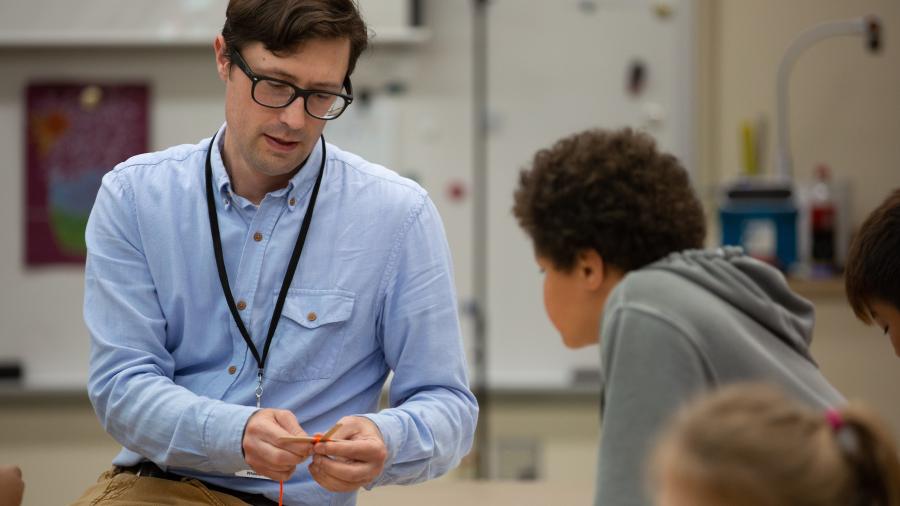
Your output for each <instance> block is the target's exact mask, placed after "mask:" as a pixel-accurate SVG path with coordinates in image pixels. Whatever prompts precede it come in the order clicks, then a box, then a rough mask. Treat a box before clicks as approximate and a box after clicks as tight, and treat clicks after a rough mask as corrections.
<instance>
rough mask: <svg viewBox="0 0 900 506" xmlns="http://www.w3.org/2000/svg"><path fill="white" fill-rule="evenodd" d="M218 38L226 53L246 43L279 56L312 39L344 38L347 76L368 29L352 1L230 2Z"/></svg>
mask: <svg viewBox="0 0 900 506" xmlns="http://www.w3.org/2000/svg"><path fill="white" fill-rule="evenodd" d="M222 36H223V37H224V39H225V45H226V46H227V47H228V48H230V49H234V50H237V51H240V50H241V49H243V47H244V46H245V45H247V44H249V43H252V42H262V44H263V46H264V47H265V48H266V49H268V50H269V51H271V52H272V53H274V54H276V55H279V56H281V55H284V54H285V53H289V52H291V51H295V50H296V49H297V47H298V46H299V45H300V44H302V43H304V42H306V41H309V40H312V39H340V38H346V39H349V40H350V66H349V67H348V68H347V76H350V75H351V74H353V69H354V68H356V60H357V59H358V58H359V55H360V54H362V52H363V51H365V49H366V47H367V46H368V43H369V32H368V28H366V23H365V22H364V21H363V20H362V17H360V14H359V10H358V9H357V7H356V3H355V2H354V1H353V0H230V1H229V2H228V8H227V9H226V11H225V25H224V26H223V27H222ZM226 54H230V53H229V52H226Z"/></svg>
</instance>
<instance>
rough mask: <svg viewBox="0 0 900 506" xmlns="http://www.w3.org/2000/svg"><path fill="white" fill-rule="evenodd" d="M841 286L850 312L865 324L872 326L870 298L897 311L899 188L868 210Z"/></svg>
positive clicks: (899, 290)
mask: <svg viewBox="0 0 900 506" xmlns="http://www.w3.org/2000/svg"><path fill="white" fill-rule="evenodd" d="M844 283H845V288H846V290H847V300H848V301H850V306H851V307H852V308H853V312H854V313H856V316H857V317H858V318H859V319H860V320H862V321H863V322H865V323H868V324H871V323H872V314H871V311H870V310H869V304H870V303H871V302H872V299H880V300H882V301H884V302H887V303H889V304H892V305H893V306H894V307H896V308H898V309H900V188H898V189H896V190H894V191H893V192H892V193H891V195H889V196H888V198H887V199H885V200H884V202H882V203H881V205H880V206H878V208H877V209H875V210H874V211H872V214H870V215H869V216H868V217H867V218H866V221H864V222H863V224H862V226H861V227H860V228H859V232H857V233H856V236H855V237H854V238H853V241H852V242H851V243H850V249H849V251H848V252H847V266H846V270H845V272H844Z"/></svg>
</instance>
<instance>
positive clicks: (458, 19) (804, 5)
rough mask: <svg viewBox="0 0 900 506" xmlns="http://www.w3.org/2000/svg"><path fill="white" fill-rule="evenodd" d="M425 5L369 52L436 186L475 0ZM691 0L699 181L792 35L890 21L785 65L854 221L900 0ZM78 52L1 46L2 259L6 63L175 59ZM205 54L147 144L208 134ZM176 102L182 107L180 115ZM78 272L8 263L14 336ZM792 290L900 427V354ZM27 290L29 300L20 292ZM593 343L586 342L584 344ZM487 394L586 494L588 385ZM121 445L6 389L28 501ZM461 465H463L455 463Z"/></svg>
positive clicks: (717, 169)
mask: <svg viewBox="0 0 900 506" xmlns="http://www.w3.org/2000/svg"><path fill="white" fill-rule="evenodd" d="M432 4H434V8H435V9H437V13H436V14H437V15H435V16H434V17H433V18H432V19H431V21H430V22H433V23H434V25H433V29H434V30H435V31H436V32H437V33H438V34H440V35H439V36H438V41H439V42H437V43H436V44H435V45H434V46H432V47H433V49H431V50H429V51H431V52H428V53H426V57H422V55H419V56H416V54H417V53H416V51H410V50H409V49H408V48H402V47H399V48H398V47H392V48H383V49H377V50H376V51H375V53H374V54H373V55H372V56H371V58H374V59H375V62H374V63H376V64H377V65H373V68H379V69H381V70H382V71H384V72H385V73H386V74H389V75H394V76H399V77H402V78H404V79H406V78H408V79H414V78H415V79H417V81H415V83H414V84H415V85H416V86H413V87H411V90H412V91H411V95H409V98H410V103H412V104H415V106H414V107H413V108H412V109H404V112H402V113H401V115H400V121H401V124H402V128H403V130H402V134H401V135H403V136H404V138H405V139H408V140H413V141H415V140H419V141H423V142H420V143H418V144H415V146H414V148H413V149H414V151H412V152H410V153H407V154H405V155H403V158H402V159H401V162H400V163H401V166H400V167H398V168H399V169H401V171H415V170H416V166H417V165H418V164H419V163H421V162H422V161H425V160H428V161H431V162H433V163H434V164H436V166H437V167H439V169H440V170H441V171H442V172H444V173H445V174H446V175H445V176H443V177H444V178H445V179H441V180H438V181H435V184H436V185H438V187H441V185H443V183H445V182H446V181H449V180H451V179H452V178H453V177H456V175H457V172H456V171H458V170H459V167H460V166H461V165H463V164H465V163H468V160H470V158H471V151H470V150H471V146H470V136H469V134H468V132H467V128H468V125H469V124H470V117H469V114H470V110H469V107H468V105H467V104H468V102H467V100H468V99H469V96H468V87H467V83H468V80H469V79H470V76H469V74H468V66H467V64H466V63H465V62H464V61H463V60H460V58H462V57H463V55H464V54H465V53H466V52H467V51H468V39H467V37H468V35H469V32H468V25H467V24H466V22H465V20H466V19H467V15H468V5H469V2H464V0H455V1H454V2H448V1H445V0H442V1H435V2H430V3H429V6H431V5H432ZM700 5H701V6H702V8H701V9H700V11H699V12H700V15H699V22H698V25H699V29H698V33H697V37H698V40H700V41H701V44H700V46H699V47H698V56H699V58H700V61H701V63H702V64H701V65H700V68H699V69H698V90H699V92H698V96H699V97H700V101H699V103H698V104H697V115H698V118H699V120H700V121H699V125H698V130H697V131H698V132H699V135H698V141H697V142H698V153H699V157H698V160H699V161H698V167H697V169H698V170H697V172H696V174H697V178H698V182H699V184H700V185H701V187H702V188H703V189H704V190H705V191H707V190H709V189H711V188H714V187H715V186H716V185H717V184H718V183H719V182H720V181H721V180H722V179H723V178H726V177H729V176H731V175H733V174H735V173H736V172H737V167H738V165H739V158H738V131H737V128H738V124H739V122H740V121H741V120H742V119H744V118H748V117H749V118H754V117H756V115H758V114H766V115H767V116H768V117H769V118H770V121H772V118H773V117H774V112H773V111H774V100H775V99H774V81H775V66H776V65H777V62H778V59H779V58H780V56H781V52H782V51H783V49H784V48H785V47H786V46H787V44H788V42H789V41H790V40H791V38H792V37H793V36H794V35H795V34H796V33H799V32H800V31H801V30H803V29H805V28H807V27H808V26H811V25H812V24H815V23H817V22H820V21H824V20H829V19H835V18H842V17H850V16H854V15H857V14H861V13H865V12H870V11H872V12H877V13H878V14H880V15H881V16H882V21H883V22H884V27H885V30H884V31H885V49H884V52H883V53H882V54H881V55H879V56H875V57H873V56H870V55H868V54H867V53H865V52H864V51H863V50H862V47H861V42H859V41H858V40H854V39H846V40H845V39H835V40H830V41H826V42H823V43H821V44H820V45H818V46H815V47H813V48H812V49H811V50H810V51H809V52H808V53H806V54H805V55H803V56H802V57H801V59H800V60H799V61H798V63H797V65H796V66H795V68H794V73H793V77H792V81H791V99H792V108H791V111H792V113H791V117H792V121H793V125H794V127H793V129H792V132H793V134H794V135H793V147H794V155H795V163H796V167H797V171H798V174H801V175H807V176H808V175H809V173H810V170H811V167H812V165H813V164H815V163H816V162H818V161H819V160H824V161H827V162H829V163H831V165H832V166H833V167H834V169H835V170H836V171H837V172H838V173H841V174H845V175H848V176H849V175H852V187H853V196H854V199H853V213H854V215H855V216H856V218H857V221H858V219H859V218H861V217H862V216H864V215H865V214H866V213H868V212H869V211H870V210H871V209H872V208H873V207H874V206H875V205H876V204H877V203H878V202H879V201H880V200H881V199H882V198H883V197H884V195H885V194H886V193H887V191H888V190H889V189H890V188H893V187H897V186H900V142H898V140H900V113H898V111H900V82H898V80H900V72H898V70H897V69H900V61H898V58H900V56H898V52H900V3H898V2H896V0H881V1H874V0H857V1H853V2H850V1H846V0H791V1H790V2H785V1H780V0H754V1H752V2H750V1H746V0H703V1H701V3H700ZM187 51H189V52H205V51H207V50H206V49H201V48H196V49H188V50H187ZM71 55H72V53H67V52H59V51H52V50H30V51H24V52H22V51H10V50H0V68H3V69H4V70H6V71H7V74H6V76H5V79H4V80H0V125H2V128H3V132H4V133H5V135H3V136H0V154H2V164H3V166H4V167H5V169H4V170H2V171H0V231H3V233H4V235H5V236H6V237H7V238H8V240H7V241H3V242H2V244H0V263H3V264H4V265H21V245H20V243H19V242H18V241H19V240H20V237H21V223H20V219H19V217H20V212H21V208H22V200H21V199H22V197H21V188H22V185H23V183H22V180H21V160H20V159H19V158H16V157H17V156H19V155H17V154H16V153H19V152H20V149H21V148H20V144H19V142H18V141H17V140H15V139H17V137H16V135H11V132H13V131H14V130H15V129H20V128H21V115H20V109H19V107H20V106H19V103H18V101H19V100H20V98H21V94H20V92H21V88H20V84H21V79H22V73H21V71H18V73H13V74H9V69H10V68H15V65H20V66H21V65H25V64H26V63H27V65H31V67H29V68H33V69H34V68H36V69H38V70H39V71H40V72H41V73H43V74H51V73H53V75H56V74H57V73H58V72H61V73H63V74H66V73H72V74H75V73H76V70H78V72H77V74H78V75H80V76H84V75H93V74H85V72H96V73H97V74H101V75H102V74H104V73H109V72H111V71H112V69H115V70H116V72H134V71H135V70H133V69H132V67H133V66H134V65H133V62H136V61H140V62H141V65H143V66H149V68H151V69H153V68H157V67H158V66H159V65H161V62H162V61H166V62H167V64H168V63H172V62H171V61H170V59H171V58H172V56H171V55H172V53H171V52H169V51H168V50H164V49H141V50H121V51H114V52H113V54H112V55H108V56H105V57H103V58H96V60H95V62H94V63H95V66H94V67H92V68H93V69H96V70H85V69H83V68H81V69H78V68H77V65H76V64H75V63H73V62H71V61H70V60H71V58H70V56H71ZM544 56H545V57H552V56H553V55H544ZM407 57H410V58H407ZM13 64H15V65H13ZM176 64H177V63H176ZM209 65H210V66H209V68H203V67H196V66H194V65H191V64H190V63H187V62H185V63H183V66H184V67H183V68H182V70H183V71H185V72H187V73H188V74H189V75H191V76H193V77H191V78H190V79H188V80H187V81H185V82H184V83H181V84H179V85H177V86H176V85H175V84H174V83H170V84H169V85H166V84H164V83H160V84H159V85H158V86H160V87H159V88H157V98H159V99H160V101H159V109H158V110H157V111H155V114H157V123H155V124H154V129H153V133H152V138H151V142H152V143H153V146H154V147H161V146H165V145H169V144H172V143H176V142H183V141H185V140H186V139H192V138H194V137H198V136H203V135H208V133H207V131H206V130H207V126H208V125H209V124H215V123H217V122H218V121H219V120H220V119H221V118H220V117H219V116H218V115H217V114H215V113H214V114H212V115H210V114H208V113H203V114H201V113H199V112H196V111H193V110H192V109H191V108H192V107H194V106H195V105H196V104H198V103H204V104H206V106H207V107H212V108H213V109H215V108H214V105H213V104H214V103H217V102H219V101H220V98H221V95H220V91H221V90H220V89H219V88H218V87H217V86H219V85H218V82H217V81H216V80H215V77H214V76H213V75H212V71H213V69H212V60H211V58H210V60H209ZM360 72H361V75H360V79H361V80H364V81H371V82H373V83H376V81H380V80H384V78H383V77H381V76H382V74H379V73H376V72H375V71H374V70H368V71H367V70H364V68H361V69H360ZM117 75H118V74H117ZM16 83H19V84H16ZM823 83H824V84H827V85H824V84H823ZM184 111H187V114H185V113H184ZM419 112H425V113H427V114H425V115H424V116H423V115H421V114H418V113H419ZM185 116H187V117H190V118H191V120H189V121H184V120H182V119H181V118H184V117H185ZM435 125H437V128H438V130H435ZM460 132H463V133H460ZM773 135H774V124H771V123H770V141H769V149H768V156H767V157H766V158H765V159H764V163H768V164H771V162H772V160H773V156H772V153H773V150H774V140H773V139H774V137H771V136H773ZM198 138H199V137H198ZM435 139H437V140H439V141H440V142H437V141H434V140H435ZM445 140H449V141H450V142H444V141H445ZM429 142H432V143H431V144H429ZM436 146H437V147H436ZM441 212H442V213H449V214H451V215H452V214H453V213H457V214H456V215H455V216H453V217H451V220H450V221H455V222H456V223H459V227H460V228H459V229H454V230H448V234H450V235H453V234H458V235H462V233H463V232H464V230H463V229H462V227H464V226H465V225H466V224H467V223H469V216H468V215H466V214H464V213H466V212H467V211H465V209H464V208H462V207H454V206H452V205H450V206H445V207H444V208H442V210H441ZM446 217H447V216H446V214H445V219H446ZM465 251H466V250H465V249H463V250H462V253H460V255H461V256H459V257H457V258H456V259H455V261H456V265H457V273H458V282H459V283H460V285H461V286H460V291H464V292H465V291H468V290H469V289H470V286H469V283H470V281H469V279H468V276H465V275H459V273H460V272H467V269H469V268H470V267H471V258H470V256H468V253H466V252H465ZM80 276H81V275H80V272H78V271H72V270H69V269H53V270H49V271H41V272H31V273H29V272H24V271H20V270H17V271H15V272H14V273H13V274H10V275H5V276H4V277H3V279H2V280H0V281H2V282H3V283H4V286H6V287H7V290H6V291H4V294H2V295H0V303H2V305H4V306H7V307H9V306H10V305H14V307H15V308H16V311H15V313H13V314H14V317H12V318H5V319H4V323H3V327H2V328H3V331H2V332H3V334H4V336H3V337H4V338H7V337H8V336H16V338H17V339H19V340H21V341H22V342H27V341H29V340H35V339H41V332H42V329H46V328H50V327H53V325H51V324H50V323H48V322H47V321H46V319H47V318H48V314H50V313H48V310H47V309H46V308H47V307H50V308H53V311H54V313H53V314H54V315H55V316H56V317H59V318H66V319H68V320H70V321H73V322H80V298H81V278H80ZM26 277H27V278H28V280H27V283H28V284H33V285H35V286H34V288H29V289H28V290H29V291H26V292H23V291H22V290H21V289H19V288H18V287H21V286H23V279H24V278H26ZM801 289H802V290H803V291H804V292H803V293H805V294H806V295H807V296H808V297H809V298H810V299H811V300H813V302H814V303H815V304H816V308H817V313H818V323H817V326H816V330H815V338H814V344H813V353H814V355H815V356H816V358H817V360H818V361H819V363H820V365H821V367H822V369H823V371H824V372H825V374H826V376H828V377H829V378H830V379H831V380H832V381H833V382H834V383H835V384H836V385H837V386H838V387H839V388H840V389H841V390H842V391H843V392H844V393H845V394H846V395H847V396H848V397H850V398H861V399H864V400H866V401H867V402H869V403H870V404H871V405H872V406H873V407H875V408H876V409H877V410H878V411H879V412H881V413H882V414H883V415H884V416H885V418H886V419H887V420H888V422H889V424H890V426H891V427H892V428H893V430H894V433H895V434H896V435H898V436H900V403H897V402H896V394H895V391H896V385H898V384H900V359H898V358H897V357H895V356H894V355H893V353H892V350H891V348H890V345H889V344H888V342H887V341H886V340H885V339H883V338H882V336H881V333H880V332H879V331H878V330H877V329H874V328H871V327H865V326H863V325H862V324H860V323H859V322H857V321H856V320H855V319H854V318H853V315H852V313H851V312H850V310H849V309H848V308H847V306H846V302H845V300H844V299H843V295H842V293H841V287H840V284H839V283H838V284H834V283H831V284H823V285H815V284H814V285H804V286H803V287H801ZM72 299H77V300H76V302H77V303H76V304H70V302H71V300H72ZM21 300H26V301H30V302H29V303H27V304H26V303H20V302H19V301H21ZM38 301H40V302H41V304H38V303H37V302H38ZM67 308H68V309H67ZM68 338H70V339H86V334H85V333H84V331H83V329H82V328H80V327H75V326H74V325H73V329H72V334H71V335H70V336H68ZM595 352H596V350H595V349H594V348H590V349H588V350H585V351H583V353H595ZM69 359H70V360H72V361H82V362H83V360H85V356H82V355H73V356H71V357H69ZM46 367H48V368H52V367H54V364H48V365H46ZM491 407H492V411H491V414H490V415H489V416H488V417H487V418H486V419H487V420H488V421H489V422H490V423H491V427H492V430H493V431H495V432H494V434H495V436H496V437H497V438H498V439H500V438H507V439H508V440H509V439H512V440H519V441H529V440H535V441H538V442H539V447H540V448H542V453H541V455H540V457H539V458H540V467H539V469H540V474H539V476H540V477H541V478H543V479H544V480H546V481H549V482H552V483H560V482H562V483H566V487H567V489H572V490H576V491H579V492H580V493H582V494H584V496H585V497H589V496H590V493H591V490H592V488H593V483H592V480H593V469H594V465H595V461H594V460H595V459H594V455H595V449H596V442H597V434H596V432H594V431H593V430H592V429H591V427H596V425H597V423H598V416H597V404H596V399H595V398H592V397H590V396H582V397H568V398H566V397H559V398H556V399H555V400H554V398H553V397H549V396H547V395H544V396H528V395H518V396H506V397H502V396H501V397H498V398H495V399H494V401H492V404H491ZM116 448H117V447H116V445H115V443H114V441H112V440H111V439H110V438H109V437H108V436H106V435H105V434H103V432H102V428H100V427H99V424H98V423H97V422H96V419H95V418H94V417H93V414H92V412H91V410H90V407H89V406H88V405H87V404H86V401H85V400H84V399H83V398H74V399H73V398H72V397H67V396H62V397H60V396H55V395H44V396H38V397H35V398H34V399H30V400H23V399H21V398H19V399H18V400H16V399H15V398H13V397H10V396H9V395H6V396H0V460H2V461H12V462H19V463H21V464H22V465H23V468H24V470H25V477H26V481H27V482H28V487H29V488H28V490H27V492H26V498H25V506H42V505H47V504H65V503H66V502H67V501H70V500H72V499H73V498H74V496H75V495H77V494H78V493H79V492H80V491H81V490H83V489H84V488H85V487H86V486H87V485H88V483H89V482H90V481H91V479H92V477H93V476H96V474H98V473H99V472H100V471H101V470H102V469H103V468H104V467H105V466H106V465H108V462H109V460H110V459H111V457H112V455H113V454H114V452H115V451H116ZM469 471H471V469H469ZM465 473H466V470H465V469H464V470H463V472H462V474H463V475H465ZM399 492H402V493H404V494H406V495H397V496H396V497H397V498H398V500H397V501H396V502H392V504H404V503H405V504H420V503H421V502H423V498H422V497H421V496H414V495H413V493H414V492H413V491H411V490H403V489H401V490H399ZM403 497H405V498H406V499H403ZM366 499H367V496H365V495H364V496H363V500H362V501H361V504H363V505H365V504H375V501H370V502H368V503H367V502H366ZM475 502H476V503H477V501H475ZM493 504H515V503H514V502H505V503H504V502H502V501H498V502H494V503H493Z"/></svg>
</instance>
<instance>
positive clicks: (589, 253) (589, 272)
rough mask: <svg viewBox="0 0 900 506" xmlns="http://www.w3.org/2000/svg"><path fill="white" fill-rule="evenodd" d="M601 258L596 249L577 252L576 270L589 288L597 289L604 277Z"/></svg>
mask: <svg viewBox="0 0 900 506" xmlns="http://www.w3.org/2000/svg"><path fill="white" fill-rule="evenodd" d="M604 267H605V266H604V263H603V258H601V257H600V254H599V253H597V250H594V249H586V250H582V251H579V252H578V256H577V260H576V267H575V268H576V270H577V272H578V275H579V277H580V278H581V279H582V280H583V281H584V282H585V286H586V287H587V288H588V289H589V290H597V289H599V288H600V286H601V285H602V284H603V280H604V279H605V277H606V270H605V269H604Z"/></svg>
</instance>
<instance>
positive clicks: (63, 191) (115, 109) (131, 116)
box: [25, 83, 149, 267]
mask: <svg viewBox="0 0 900 506" xmlns="http://www.w3.org/2000/svg"><path fill="white" fill-rule="evenodd" d="M148 99H149V92H148V87H147V86H146V85H144V84H109V85H106V84H87V83H85V84H78V83H33V84H30V85H28V88H27V91H26V109H25V114H26V118H25V123H26V135H25V138H26V147H25V152H26V157H25V158H26V159H25V173H26V174H25V181H26V198H25V265H26V266H29V267H33V266H41V265H51V264H84V260H85V244H84V230H85V227H86V226H87V220H88V216H89V215H90V212H91V207H92V206H93V204H94V199H95V198H96V196H97V190H99V189H100V180H101V179H102V177H103V175H104V174H106V173H107V172H109V171H110V169H112V168H113V167H114V166H115V165H116V164H118V163H119V162H122V161H124V160H126V159H127V158H128V157H130V156H132V155H136V154H139V153H143V152H146V151H147V147H148V146H147V145H148V141H147V135H148V129H149V126H148V121H149V120H148Z"/></svg>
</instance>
